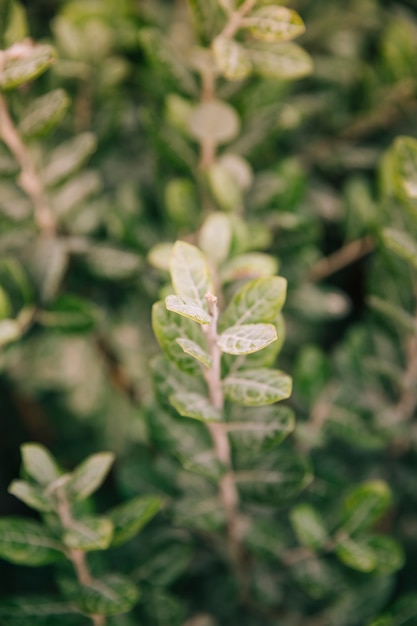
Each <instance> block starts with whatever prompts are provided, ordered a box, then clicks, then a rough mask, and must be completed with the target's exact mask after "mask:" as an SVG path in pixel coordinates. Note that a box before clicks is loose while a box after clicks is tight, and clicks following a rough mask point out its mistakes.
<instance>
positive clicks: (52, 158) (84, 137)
mask: <svg viewBox="0 0 417 626" xmlns="http://www.w3.org/2000/svg"><path fill="white" fill-rule="evenodd" d="M96 146H97V139H96V137H95V135H93V133H82V134H80V135H77V136H76V137H74V138H73V139H70V140H69V141H66V142H64V143H63V144H61V145H60V146H59V147H58V148H55V150H52V151H51V152H50V154H49V158H48V161H47V163H46V165H45V167H44V169H43V178H44V181H45V183H46V184H47V185H50V186H52V185H56V184H58V183H60V182H62V181H63V180H65V179H66V178H68V177H69V176H70V175H71V174H73V173H74V172H76V171H77V170H79V169H80V168H81V167H82V165H83V164H84V163H85V161H86V160H87V159H88V157H89V156H90V155H91V154H92V153H93V152H94V151H95V149H96Z"/></svg>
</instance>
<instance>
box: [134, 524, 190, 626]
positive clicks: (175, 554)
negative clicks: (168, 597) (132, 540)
mask: <svg viewBox="0 0 417 626" xmlns="http://www.w3.org/2000/svg"><path fill="white" fill-rule="evenodd" d="M149 544H150V545H149V548H148V550H147V555H146V557H145V558H144V559H143V560H142V561H141V562H140V564H139V567H138V568H137V569H136V570H135V572H134V576H135V580H138V581H144V582H145V583H147V586H148V588H149V587H151V586H152V587H159V588H162V589H163V588H164V587H169V586H171V585H172V584H173V583H174V582H175V581H176V580H177V579H178V578H179V577H180V576H181V575H183V574H185V573H186V572H187V569H188V568H189V565H190V562H191V561H192V558H193V556H194V551H195V549H194V546H193V545H192V543H191V542H190V541H189V539H188V538H187V536H185V535H184V534H182V533H181V535H179V534H177V535H176V536H175V535H173V536H172V535H171V537H169V535H168V537H166V538H164V537H161V538H160V539H157V540H154V541H152V540H151V541H150V542H149ZM149 583H151V585H150V584H149ZM151 622H152V620H151Z"/></svg>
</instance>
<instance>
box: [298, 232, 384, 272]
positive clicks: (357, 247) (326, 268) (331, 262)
mask: <svg viewBox="0 0 417 626" xmlns="http://www.w3.org/2000/svg"><path fill="white" fill-rule="evenodd" d="M374 248H375V242H374V240H373V238H372V237H371V236H369V235H367V236H366V237H363V238H362V239H355V241H351V242H350V243H348V244H346V245H345V246H343V248H340V250H337V251H336V252H334V253H333V254H330V255H329V256H328V257H324V258H323V259H320V261H317V263H315V264H314V265H313V267H312V268H311V269H310V272H309V277H310V280H313V281H314V282H319V281H320V280H323V279H324V278H327V277H328V276H331V275H332V274H335V273H336V272H338V271H339V270H341V269H343V268H344V267H346V266H347V265H350V264H351V263H354V262H355V261H358V260H359V259H361V258H362V257H364V256H366V255H367V254H369V253H370V252H372V250H373V249H374Z"/></svg>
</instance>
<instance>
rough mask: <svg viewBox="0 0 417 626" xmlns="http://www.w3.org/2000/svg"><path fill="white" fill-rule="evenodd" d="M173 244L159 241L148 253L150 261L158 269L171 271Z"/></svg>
mask: <svg viewBox="0 0 417 626" xmlns="http://www.w3.org/2000/svg"><path fill="white" fill-rule="evenodd" d="M172 248H173V244H172V243H157V244H156V245H155V246H153V247H152V248H151V249H150V250H149V253H148V263H149V264H150V265H152V267H155V268H156V269H158V270H163V271H166V272H169V263H170V259H171V253H172Z"/></svg>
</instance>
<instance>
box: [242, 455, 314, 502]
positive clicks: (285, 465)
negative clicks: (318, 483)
mask: <svg viewBox="0 0 417 626" xmlns="http://www.w3.org/2000/svg"><path fill="white" fill-rule="evenodd" d="M235 479H236V483H237V486H238V488H239V492H240V493H241V495H242V498H243V500H244V501H248V502H251V503H258V504H264V505H267V506H273V507H274V506H280V505H282V504H284V503H287V502H288V501H289V500H291V499H292V498H294V497H295V496H296V495H297V494H298V493H299V492H300V491H302V490H303V489H305V488H306V487H307V486H308V485H309V484H310V482H311V480H312V475H311V471H310V467H309V466H308V464H307V462H306V460H305V459H304V458H302V457H298V456H295V455H294V454H292V453H289V452H287V451H283V450H282V449H280V448H278V450H273V451H272V452H270V453H269V454H268V455H267V456H265V457H264V458H263V459H262V460H261V461H259V460H257V461H256V464H255V466H254V467H253V468H252V469H247V470H238V471H236V472H235Z"/></svg>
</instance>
